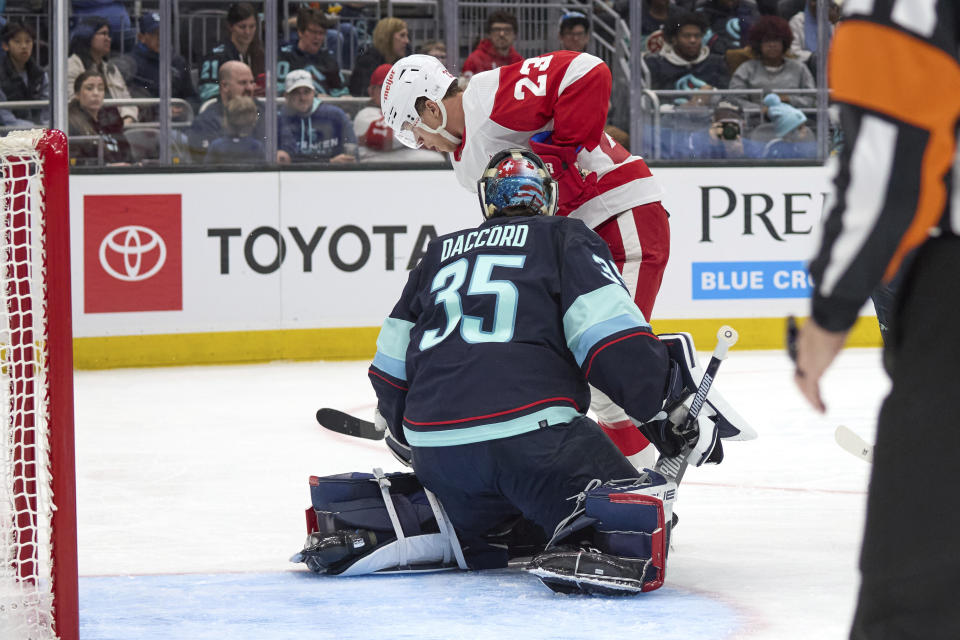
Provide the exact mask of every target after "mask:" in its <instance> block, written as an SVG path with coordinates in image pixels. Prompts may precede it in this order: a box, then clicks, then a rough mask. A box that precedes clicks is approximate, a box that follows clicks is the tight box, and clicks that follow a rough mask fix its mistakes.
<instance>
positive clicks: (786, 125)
mask: <svg viewBox="0 0 960 640" xmlns="http://www.w3.org/2000/svg"><path fill="white" fill-rule="evenodd" d="M763 104H765V105H767V117H768V118H770V122H772V123H773V129H774V133H775V135H776V136H777V137H778V138H782V137H784V136H785V135H787V134H788V133H790V132H791V131H793V130H794V129H796V128H797V127H799V126H800V125H802V124H803V123H804V122H806V121H807V116H805V115H803V112H802V111H800V109H797V108H796V107H791V106H790V105H789V104H786V103H784V102H783V101H782V100H780V96H778V95H777V94H775V93H770V94H767V95H766V96H765V97H764V98H763Z"/></svg>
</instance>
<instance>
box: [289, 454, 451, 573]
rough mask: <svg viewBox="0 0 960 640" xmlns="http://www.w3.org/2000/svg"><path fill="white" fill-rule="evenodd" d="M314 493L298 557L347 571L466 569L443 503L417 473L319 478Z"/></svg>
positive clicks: (313, 565) (325, 569)
mask: <svg viewBox="0 0 960 640" xmlns="http://www.w3.org/2000/svg"><path fill="white" fill-rule="evenodd" d="M310 495H311V502H312V506H311V508H310V509H308V510H307V534H308V535H307V541H306V544H305V545H304V548H303V550H301V551H300V552H299V553H297V554H295V555H294V556H293V557H292V558H291V559H290V560H291V561H292V562H303V563H305V564H306V565H307V566H308V567H309V568H310V569H311V570H312V571H315V572H317V573H324V574H328V575H344V576H348V575H363V574H368V573H374V572H394V571H397V572H400V571H435V570H438V569H445V568H456V567H460V568H463V569H465V568H466V562H465V561H464V559H463V553H462V551H461V549H460V544H459V542H458V540H457V536H456V533H455V532H454V530H453V527H452V526H450V524H449V520H448V519H447V516H446V512H445V511H444V510H443V506H442V505H441V504H440V503H439V501H437V499H436V497H435V496H434V495H433V494H432V493H430V492H429V491H428V490H427V489H425V488H424V487H423V486H422V485H421V484H420V481H419V480H418V479H417V478H416V476H415V475H413V474H412V473H393V474H384V473H383V472H382V471H380V470H379V469H374V473H373V474H368V473H346V474H339V475H335V476H326V477H316V476H314V477H311V478H310Z"/></svg>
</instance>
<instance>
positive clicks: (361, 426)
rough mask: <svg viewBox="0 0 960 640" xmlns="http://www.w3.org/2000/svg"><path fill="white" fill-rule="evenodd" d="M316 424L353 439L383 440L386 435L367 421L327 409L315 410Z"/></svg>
mask: <svg viewBox="0 0 960 640" xmlns="http://www.w3.org/2000/svg"><path fill="white" fill-rule="evenodd" d="M317 422H318V423H320V426H321V427H323V428H324V429H329V430H330V431H336V432H337V433H342V434H343V435H345V436H353V437H355V438H365V439H367V440H383V437H384V435H386V431H383V430H380V429H377V427H376V425H374V424H373V423H372V422H370V421H368V420H361V419H360V418H357V417H354V416H352V415H350V414H349V413H344V412H343V411H338V410H337V409H330V408H329V407H324V408H322V409H317Z"/></svg>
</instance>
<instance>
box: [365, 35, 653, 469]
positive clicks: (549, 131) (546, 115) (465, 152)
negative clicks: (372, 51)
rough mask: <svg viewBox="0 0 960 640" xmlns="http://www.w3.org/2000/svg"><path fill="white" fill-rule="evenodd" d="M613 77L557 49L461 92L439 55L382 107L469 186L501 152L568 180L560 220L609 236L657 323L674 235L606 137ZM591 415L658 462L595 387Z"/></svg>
mask: <svg viewBox="0 0 960 640" xmlns="http://www.w3.org/2000/svg"><path fill="white" fill-rule="evenodd" d="M611 77H612V76H611V74H610V69H609V68H608V67H607V65H606V64H604V63H603V61H602V60H600V58H597V57H596V56H593V55H590V54H588V53H577V52H575V51H554V52H551V53H545V54H543V55H541V56H537V57H534V58H529V59H527V60H521V61H519V62H516V63H514V64H509V65H506V66H503V67H500V68H498V69H494V70H492V71H484V72H482V73H477V74H475V75H474V76H473V77H472V78H471V79H470V84H469V85H468V86H467V87H466V89H462V90H461V88H460V85H459V83H458V82H457V80H456V79H455V78H454V77H453V76H452V75H450V73H449V72H448V71H447V70H446V68H445V67H444V66H443V64H442V63H441V62H439V61H438V60H437V59H436V58H433V57H431V56H424V55H412V56H407V57H406V58H402V59H401V60H398V61H397V62H396V63H394V65H393V67H392V68H391V70H390V73H388V74H387V77H386V79H385V80H384V83H383V87H382V89H381V103H382V107H383V114H384V119H385V122H386V123H387V125H389V126H390V127H392V128H393V129H394V133H395V135H396V137H397V139H398V140H400V141H401V142H403V143H404V144H406V145H408V146H412V147H421V146H422V147H424V148H427V149H432V150H435V151H443V152H448V153H449V154H450V160H451V163H452V164H453V171H454V174H455V175H456V177H457V180H458V181H459V182H460V184H461V185H462V186H463V187H464V188H466V189H471V190H472V189H473V188H474V185H476V182H477V179H478V178H479V177H480V174H481V173H482V172H483V170H484V168H485V167H486V166H487V163H488V162H489V161H490V158H492V157H493V156H494V155H495V154H496V153H498V152H499V151H501V150H503V149H505V148H522V149H529V150H531V151H533V152H534V153H536V154H537V155H538V156H539V157H540V158H541V159H542V160H543V161H544V164H545V165H546V167H547V169H548V170H549V172H550V174H551V177H552V178H553V179H554V180H556V182H557V193H558V197H557V212H556V215H558V216H569V217H571V218H577V219H579V220H582V221H583V222H584V223H585V224H586V226H587V227H589V228H591V229H593V230H594V231H595V232H596V233H597V234H598V235H599V236H600V237H601V238H602V239H603V240H604V242H605V243H606V245H607V246H608V247H609V249H610V253H611V254H612V260H613V264H615V265H616V271H618V272H619V273H620V277H621V278H622V279H623V282H624V286H626V288H627V290H628V291H629V293H630V295H631V297H632V298H633V300H634V301H635V303H636V305H637V306H638V307H639V308H640V311H642V312H643V316H644V318H645V319H646V320H650V317H651V314H652V312H653V306H654V302H655V300H656V297H657V292H658V291H659V289H660V282H661V280H662V278H663V272H664V269H665V268H666V266H667V260H668V257H669V254H670V228H669V223H668V221H667V217H668V216H667V212H666V210H665V209H664V208H663V205H662V204H661V202H660V198H661V189H660V186H659V184H658V182H657V180H656V178H655V177H654V176H653V174H652V173H651V172H650V168H649V167H648V166H647V165H646V163H645V162H644V161H643V159H642V158H640V157H639V156H635V155H632V154H631V153H630V152H629V151H627V150H626V149H624V148H623V147H622V146H620V145H619V144H618V143H617V142H616V141H614V140H613V139H612V138H611V137H610V136H609V135H607V134H606V133H605V132H604V124H605V122H606V119H607V110H608V107H609V101H610V92H611V87H612V84H611V82H612V80H611ZM591 408H592V409H593V411H594V413H595V414H596V415H597V419H598V421H599V424H600V426H601V427H602V428H603V430H604V432H606V433H607V435H608V436H609V437H610V438H611V439H612V440H613V441H614V442H615V443H616V444H617V446H618V447H619V448H620V450H621V451H623V452H624V454H625V455H627V456H628V457H629V458H630V460H631V462H633V463H634V464H635V465H636V466H637V467H644V466H651V465H653V462H654V460H655V451H653V447H649V446H648V443H647V441H646V440H645V439H644V438H643V437H642V436H641V435H640V433H638V432H637V430H636V429H634V428H633V424H632V423H631V422H630V420H629V418H628V417H627V415H626V414H624V412H623V410H622V409H621V408H620V407H618V406H617V405H616V404H615V403H613V402H611V400H610V399H609V398H608V397H606V396H605V395H603V394H601V393H599V391H596V390H595V392H594V396H593V399H592V407H591Z"/></svg>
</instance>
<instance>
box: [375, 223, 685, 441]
mask: <svg viewBox="0 0 960 640" xmlns="http://www.w3.org/2000/svg"><path fill="white" fill-rule="evenodd" d="M668 369H669V367H668V360H667V355H666V350H665V348H664V347H663V345H662V344H660V341H659V340H658V339H657V338H656V336H654V335H653V334H652V333H651V331H650V326H649V324H647V322H646V320H645V319H644V317H643V314H642V313H641V312H640V310H639V309H638V308H637V306H636V305H635V304H634V302H633V299H632V298H631V297H630V295H629V294H628V293H627V290H626V287H625V286H624V285H623V282H622V281H621V279H620V276H619V274H618V272H617V269H616V267H615V266H614V263H613V259H612V257H611V255H610V250H609V249H608V248H607V246H606V244H605V243H604V242H603V240H601V239H600V237H599V236H597V235H596V234H595V233H594V232H593V231H591V230H589V229H588V228H587V227H586V226H585V225H584V224H583V223H582V222H581V221H579V220H575V219H572V218H562V217H543V216H533V217H520V218H502V217H498V218H494V219H491V220H488V221H486V222H484V223H483V225H481V226H480V227H478V228H476V229H467V230H463V231H459V232H457V233H453V234H449V235H446V236H443V237H440V238H438V239H436V240H434V241H433V242H431V243H430V245H429V247H428V248H427V252H426V254H425V255H424V257H423V259H422V260H421V262H420V264H419V265H417V267H416V268H415V269H414V270H413V271H412V272H411V273H410V277H409V279H408V281H407V284H406V287H405V288H404V291H403V295H402V297H401V298H400V301H399V302H397V304H396V306H395V307H394V309H393V311H392V312H391V314H390V317H389V318H387V320H386V322H385V323H384V325H383V328H382V329H381V331H380V336H379V338H378V339H377V355H376V357H375V358H374V361H373V365H372V366H371V368H370V379H371V381H372V383H373V386H374V388H375V390H376V392H377V396H378V399H379V408H380V412H381V413H382V414H383V416H384V417H385V418H386V420H387V423H388V424H389V425H390V428H391V430H392V431H393V432H394V434H395V435H397V436H398V437H404V438H405V439H406V441H407V442H409V443H410V444H411V445H413V446H451V445H458V444H467V443H472V442H482V441H486V440H492V439H497V438H505V437H510V436H513V435H518V434H520V433H526V432H528V431H531V430H534V429H537V428H540V427H546V426H550V425H556V424H562V423H566V422H570V421H571V420H573V419H575V418H576V417H578V416H580V415H582V414H584V413H585V412H586V410H587V407H588V406H589V404H590V391H589V388H588V386H587V382H588V381H589V382H590V383H592V384H594V385H595V386H597V387H598V388H599V389H601V390H602V391H604V392H606V393H607V394H608V395H610V397H611V398H612V399H613V400H614V401H615V402H617V403H618V404H620V405H621V406H622V407H623V408H624V409H625V410H626V411H627V413H628V414H630V415H632V416H634V417H637V418H640V419H648V418H650V417H652V416H653V415H654V414H655V413H657V411H659V409H660V406H661V402H662V399H663V394H664V390H665V387H666V382H667V372H668ZM401 424H402V433H401V428H400V425H401Z"/></svg>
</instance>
